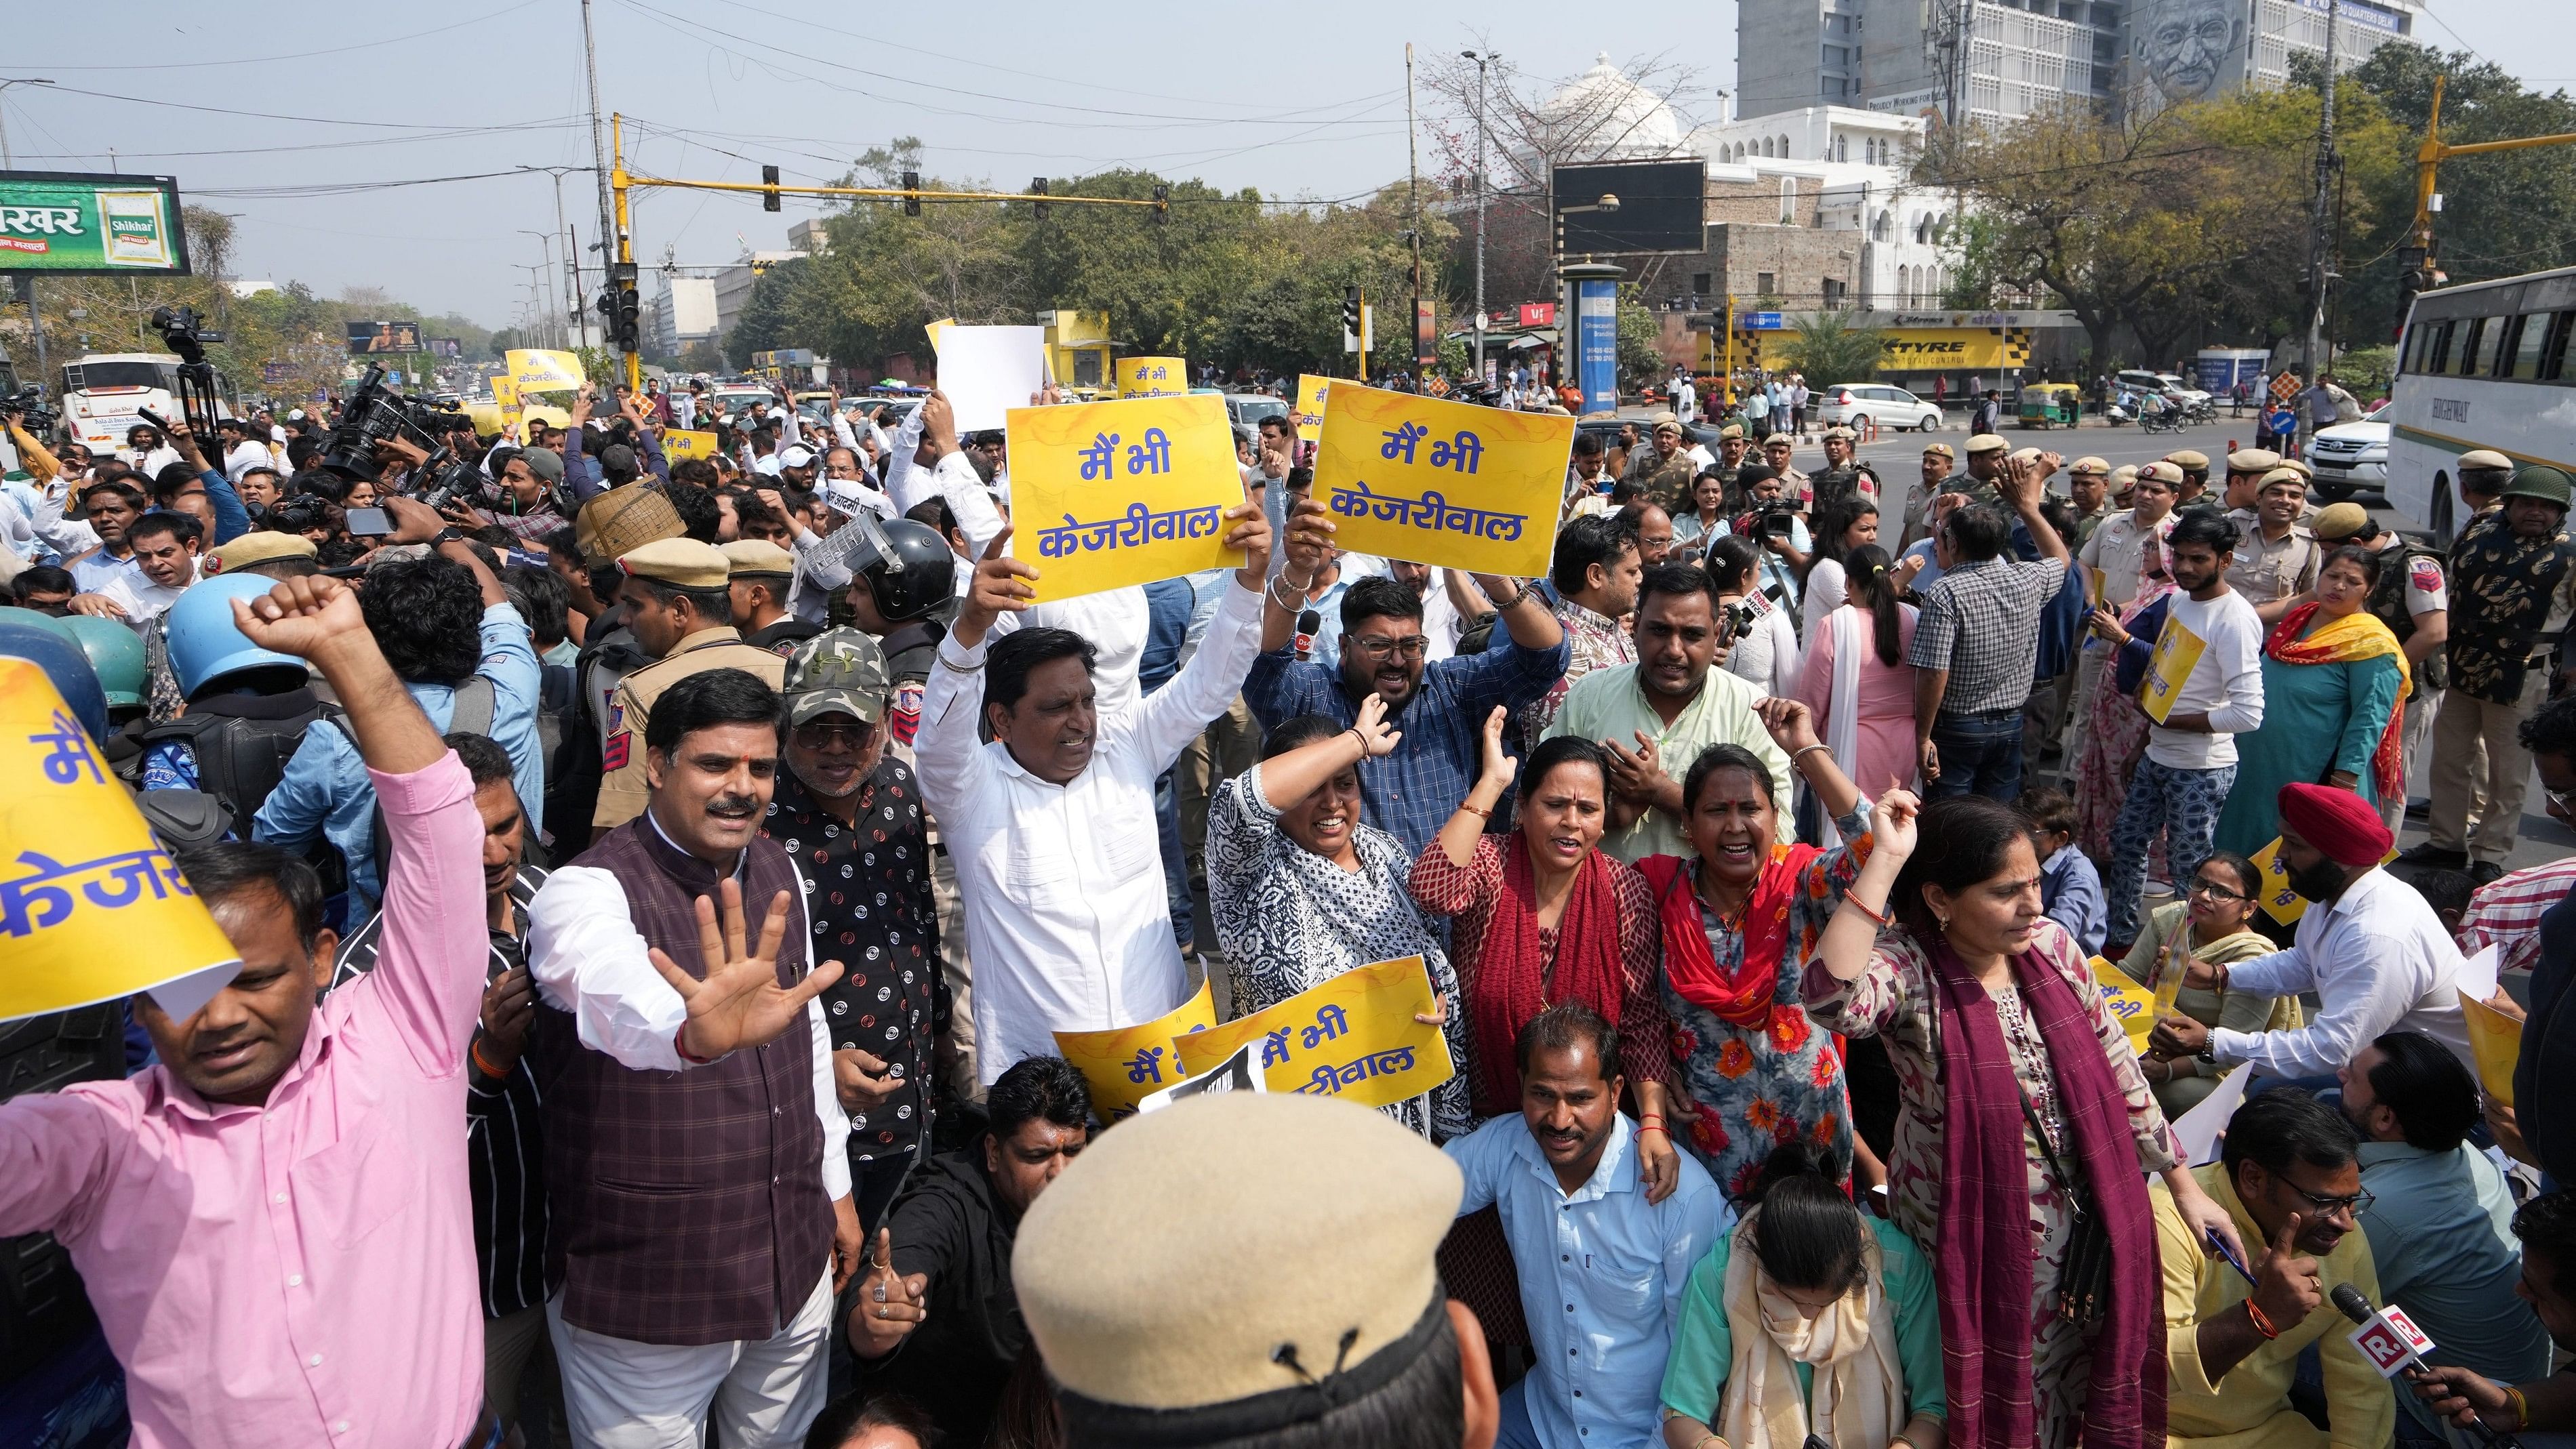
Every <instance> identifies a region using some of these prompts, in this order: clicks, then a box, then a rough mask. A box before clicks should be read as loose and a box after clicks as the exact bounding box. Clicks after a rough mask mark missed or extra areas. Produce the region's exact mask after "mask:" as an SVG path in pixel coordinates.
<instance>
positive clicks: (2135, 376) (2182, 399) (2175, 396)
mask: <svg viewBox="0 0 2576 1449" xmlns="http://www.w3.org/2000/svg"><path fill="white" fill-rule="evenodd" d="M2111 381H2112V383H2113V385H2114V386H2118V387H2128V388H2135V389H2137V390H2138V391H2140V392H2155V393H2162V394H2164V395H2165V397H2166V399H2167V400H2169V401H2172V402H2178V403H2186V404H2190V403H2205V402H2208V401H2209V400H2210V398H2209V394H2207V393H2205V392H2202V391H2201V390H2200V389H2199V388H2196V387H2193V386H2192V385H2191V384H2190V383H2188V382H2185V381H2183V380H2182V378H2181V377H2180V376H2179V375H2177V374H2175V373H2170V372H2146V371H2143V370H2138V369H2132V370H2130V371H2128V372H2122V373H2118V374H2115V375H2114V376H2113V377H2112V379H2111Z"/></svg>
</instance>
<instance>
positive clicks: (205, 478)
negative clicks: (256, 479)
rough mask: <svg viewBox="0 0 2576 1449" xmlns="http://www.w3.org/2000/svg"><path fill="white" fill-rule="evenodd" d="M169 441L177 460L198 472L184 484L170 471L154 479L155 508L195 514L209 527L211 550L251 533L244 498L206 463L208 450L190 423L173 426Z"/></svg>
mask: <svg viewBox="0 0 2576 1449" xmlns="http://www.w3.org/2000/svg"><path fill="white" fill-rule="evenodd" d="M169 437H170V446H171V449H172V450H173V451H174V452H175V453H176V454H177V457H178V460H179V461H180V462H182V463H184V464H186V465H187V466H188V467H190V468H192V469H195V470H196V475H197V476H196V477H195V478H193V479H187V480H184V481H183V480H182V479H180V478H179V477H178V476H176V475H173V474H170V473H169V472H168V471H167V470H164V471H163V472H161V473H156V474H155V475H153V480H152V496H153V502H154V506H155V507H160V508H177V509H179V510H180V511H182V512H186V513H194V514H196V515H197V521H198V522H199V523H202V524H204V525H205V526H206V542H207V545H208V546H209V547H211V546H213V545H215V544H218V543H229V542H231V541H232V540H234V539H236V538H239V537H241V536H242V535H243V534H245V533H248V532H250V510H249V509H246V508H244V507H242V501H241V495H240V494H239V493H237V492H235V491H233V485H232V480H231V479H229V478H226V477H225V476H224V474H223V470H221V469H219V468H217V467H215V466H214V465H213V464H211V463H209V462H207V461H206V453H205V450H204V449H203V448H201V447H199V446H197V435H196V434H195V433H193V432H190V431H189V430H188V425H187V423H185V422H184V421H183V422H174V423H172V424H171V425H170V433H169Z"/></svg>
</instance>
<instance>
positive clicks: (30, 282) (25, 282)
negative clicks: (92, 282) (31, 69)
mask: <svg viewBox="0 0 2576 1449" xmlns="http://www.w3.org/2000/svg"><path fill="white" fill-rule="evenodd" d="M52 84H53V82H52V81H49V80H43V79H39V78H33V77H31V78H29V79H25V80H0V171H6V170H11V169H13V168H14V167H15V165H16V163H15V162H13V161H11V160H10V159H9V116H8V106H7V104H6V102H7V100H8V93H9V87H11V86H49V85H52ZM18 286H19V287H20V288H21V292H20V295H21V296H23V297H24V298H25V299H26V302H27V326H28V327H29V328H31V329H33V330H34V332H35V334H36V382H37V384H38V385H39V386H43V387H47V388H48V390H51V387H50V384H48V383H47V382H46V379H47V378H49V377H51V376H52V375H53V369H52V368H51V367H50V366H48V365H47V364H46V362H45V317H44V314H43V313H42V312H40V311H38V310H37V308H36V274H35V273H33V272H29V273H27V274H26V275H25V276H24V277H21V278H20V279H19V281H18Z"/></svg>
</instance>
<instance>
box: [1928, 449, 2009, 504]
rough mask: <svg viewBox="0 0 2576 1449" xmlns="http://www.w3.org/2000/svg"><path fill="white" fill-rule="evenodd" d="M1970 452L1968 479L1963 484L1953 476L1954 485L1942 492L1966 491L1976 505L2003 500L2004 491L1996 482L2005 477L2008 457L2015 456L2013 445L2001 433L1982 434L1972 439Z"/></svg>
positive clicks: (1969, 500) (1970, 500)
mask: <svg viewBox="0 0 2576 1449" xmlns="http://www.w3.org/2000/svg"><path fill="white" fill-rule="evenodd" d="M1966 451H1967V454H1968V478H1967V481H1966V482H1964V483H1962V482H1959V481H1957V480H1956V479H1953V480H1952V481H1951V484H1950V486H1949V487H1948V488H1945V489H1943V490H1942V491H1943V492H1945V493H1965V494H1966V495H1968V502H1969V503H1970V504H1971V505H1972V506H1973V505H1976V504H1982V503H2001V502H2003V501H2004V495H2003V491H2002V490H2001V489H1999V488H1997V487H1996V486H1995V483H1996V480H1998V479H2000V478H2002V477H2003V473H2004V460H2005V459H2006V458H2007V457H2009V456H2011V454H2012V444H2010V443H2007V442H2005V441H2004V440H2003V438H2002V437H2001V436H2000V435H1999V434H1995V433H1979V434H1977V435H1976V436H1975V437H1973V438H1970V439H1969V440H1968V446H1967V450H1966Z"/></svg>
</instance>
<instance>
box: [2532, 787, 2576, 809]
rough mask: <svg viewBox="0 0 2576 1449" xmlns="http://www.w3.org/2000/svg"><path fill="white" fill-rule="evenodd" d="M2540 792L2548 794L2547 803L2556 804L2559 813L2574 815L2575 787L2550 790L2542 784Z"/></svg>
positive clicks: (2575, 804) (2575, 807)
mask: <svg viewBox="0 0 2576 1449" xmlns="http://www.w3.org/2000/svg"><path fill="white" fill-rule="evenodd" d="M2540 793H2541V794H2543V795H2546V796H2548V797H2549V803H2550V804H2552V805H2555V806H2557V807H2558V809H2559V812H2560V813H2561V814H2569V815H2576V789H2569V790H2552V789H2549V788H2548V787H2546V786H2543V787H2542V788H2541V791H2540Z"/></svg>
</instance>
